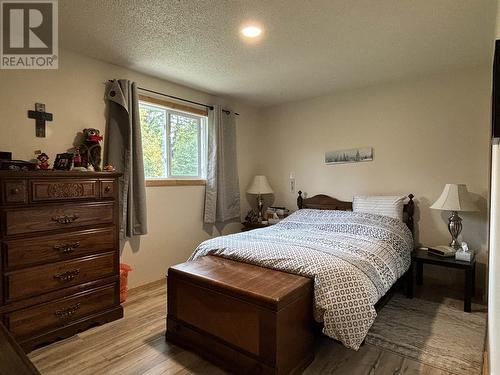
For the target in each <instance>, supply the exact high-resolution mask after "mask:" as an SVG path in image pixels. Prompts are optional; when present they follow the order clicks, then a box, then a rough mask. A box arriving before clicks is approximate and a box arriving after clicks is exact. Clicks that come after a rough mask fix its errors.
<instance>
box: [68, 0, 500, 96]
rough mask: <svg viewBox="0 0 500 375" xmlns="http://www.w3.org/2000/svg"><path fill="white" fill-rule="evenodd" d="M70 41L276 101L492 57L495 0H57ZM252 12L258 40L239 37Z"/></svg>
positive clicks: (230, 92)
mask: <svg viewBox="0 0 500 375" xmlns="http://www.w3.org/2000/svg"><path fill="white" fill-rule="evenodd" d="M59 9H60V17H59V19H60V39H61V45H62V47H63V48H67V49H71V50H75V51H78V52H79V53H82V54H84V55H87V56H91V57H95V58H97V59H101V60H104V61H108V62H111V63H115V64H117V65H121V66H125V67H128V68H131V69H134V70H137V71H140V72H143V73H148V74H151V75H154V76H157V77H160V78H164V79H167V80H170V81H173V82H176V83H181V84H185V85H188V86H191V87H194V88H197V89H201V90H203V91H207V92H209V93H213V94H217V95H224V96H229V97H236V98H241V99H246V100H248V101H251V102H253V103H255V104H257V105H264V106H268V105H273V104H278V103H283V102H287V101H292V100H298V99H303V98H306V97H312V96H317V95H321V94H322V93H326V92H330V91H334V90H338V89H344V88H349V87H359V86H364V85H370V84H374V83H377V82H381V81H386V80H391V79H396V78H401V77H404V76H410V75H417V74H423V73H429V72H433V71H440V70H443V69H447V68H449V67H458V66H468V65H474V64H484V63H488V62H489V61H490V59H491V49H492V40H493V37H494V27H495V18H496V0H260V1H259V0H143V1H140V0H136V1H133V0H113V1H112V0H60V1H59ZM248 21H256V22H258V23H259V24H261V25H262V26H263V27H264V35H263V37H262V39H261V40H260V41H259V42H258V43H253V44H249V43H247V42H244V41H242V40H241V39H240V37H239V34H238V30H239V29H240V27H241V25H242V24H244V23H246V22H248Z"/></svg>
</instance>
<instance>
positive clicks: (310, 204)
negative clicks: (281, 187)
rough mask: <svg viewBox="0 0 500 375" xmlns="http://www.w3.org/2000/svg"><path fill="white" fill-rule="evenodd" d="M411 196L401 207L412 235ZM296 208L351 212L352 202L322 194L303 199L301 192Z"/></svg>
mask: <svg viewBox="0 0 500 375" xmlns="http://www.w3.org/2000/svg"><path fill="white" fill-rule="evenodd" d="M413 197H414V195H413V194H408V203H406V204H405V205H404V207H403V221H404V222H405V223H406V225H407V226H408V228H409V229H410V231H411V232H412V233H414V225H415V224H414V222H413V213H414V212H415V203H414V202H413ZM297 207H298V208H299V209H301V208H315V209H317V210H341V211H352V202H347V201H341V200H338V199H336V198H333V197H330V196H328V195H324V194H318V195H315V196H314V197H311V198H303V197H302V191H299V196H298V197H297Z"/></svg>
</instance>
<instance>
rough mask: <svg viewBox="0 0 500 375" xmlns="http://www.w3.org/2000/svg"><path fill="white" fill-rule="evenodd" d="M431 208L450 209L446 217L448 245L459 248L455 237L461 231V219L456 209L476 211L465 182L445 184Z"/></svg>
mask: <svg viewBox="0 0 500 375" xmlns="http://www.w3.org/2000/svg"><path fill="white" fill-rule="evenodd" d="M431 208H433V209H435V210H444V211H451V216H450V217H449V218H448V230H449V231H450V234H451V242H450V247H452V248H454V249H459V248H460V244H459V242H458V240H457V237H458V235H459V234H460V232H461V231H462V219H461V218H460V216H458V211H478V209H477V206H476V205H475V204H474V203H473V202H472V199H471V197H470V194H469V192H468V191H467V186H465V184H446V185H445V187H444V189H443V192H442V193H441V196H440V197H439V198H438V199H437V201H435V202H434V204H433V205H432V206H431Z"/></svg>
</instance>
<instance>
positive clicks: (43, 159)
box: [36, 152, 49, 170]
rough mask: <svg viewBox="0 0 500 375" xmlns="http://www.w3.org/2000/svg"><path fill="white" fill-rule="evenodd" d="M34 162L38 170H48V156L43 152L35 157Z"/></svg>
mask: <svg viewBox="0 0 500 375" xmlns="http://www.w3.org/2000/svg"><path fill="white" fill-rule="evenodd" d="M36 160H37V162H36V163H37V168H38V169H43V170H47V169H49V156H48V155H47V154H46V153H45V152H42V153H41V154H40V155H38V156H37V157H36Z"/></svg>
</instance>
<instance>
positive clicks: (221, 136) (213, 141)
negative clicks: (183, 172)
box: [204, 105, 240, 223]
mask: <svg viewBox="0 0 500 375" xmlns="http://www.w3.org/2000/svg"><path fill="white" fill-rule="evenodd" d="M235 218H238V219H239V218H240V188H239V179H238V165H237V160H236V121H235V115H234V113H226V112H224V111H222V108H221V106H219V105H216V106H214V109H213V110H212V111H210V112H209V114H208V166H207V186H206V189H205V215H204V220H205V223H215V222H224V221H227V220H230V219H235Z"/></svg>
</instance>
